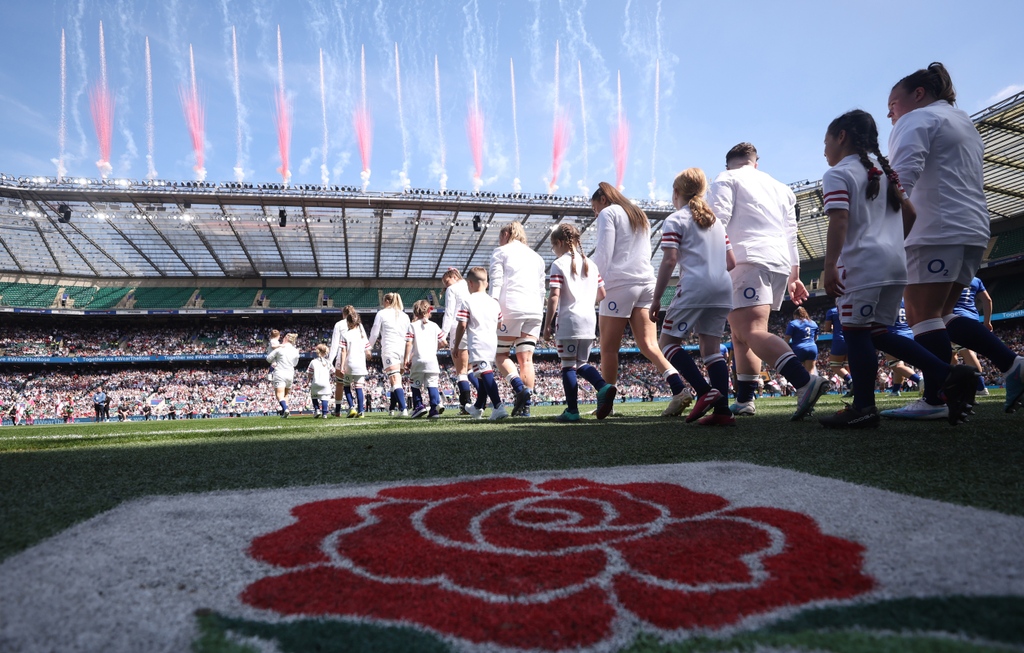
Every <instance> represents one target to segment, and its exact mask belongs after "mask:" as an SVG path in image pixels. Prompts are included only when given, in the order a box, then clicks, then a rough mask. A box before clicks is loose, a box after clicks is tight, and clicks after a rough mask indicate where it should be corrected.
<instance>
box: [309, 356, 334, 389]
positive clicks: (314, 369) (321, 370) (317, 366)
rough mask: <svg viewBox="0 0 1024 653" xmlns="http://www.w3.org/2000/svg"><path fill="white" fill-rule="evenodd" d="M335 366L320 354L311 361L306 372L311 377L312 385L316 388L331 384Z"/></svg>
mask: <svg viewBox="0 0 1024 653" xmlns="http://www.w3.org/2000/svg"><path fill="white" fill-rule="evenodd" d="M331 372H333V366H332V365H331V362H330V361H329V360H327V359H326V358H323V357H321V356H318V357H317V358H314V359H313V360H311V361H310V362H309V367H307V368H306V373H307V374H308V375H309V376H310V377H311V383H310V385H311V386H312V387H314V388H327V387H329V386H330V385H331Z"/></svg>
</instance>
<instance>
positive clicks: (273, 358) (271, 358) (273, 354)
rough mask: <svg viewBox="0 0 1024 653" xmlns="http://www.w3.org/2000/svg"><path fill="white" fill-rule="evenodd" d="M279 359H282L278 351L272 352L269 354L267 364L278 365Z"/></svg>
mask: <svg viewBox="0 0 1024 653" xmlns="http://www.w3.org/2000/svg"><path fill="white" fill-rule="evenodd" d="M278 358H280V356H278V355H277V350H276V349H274V350H272V351H271V352H270V353H269V354H267V362H268V363H270V364H271V365H273V364H275V363H277V359H278Z"/></svg>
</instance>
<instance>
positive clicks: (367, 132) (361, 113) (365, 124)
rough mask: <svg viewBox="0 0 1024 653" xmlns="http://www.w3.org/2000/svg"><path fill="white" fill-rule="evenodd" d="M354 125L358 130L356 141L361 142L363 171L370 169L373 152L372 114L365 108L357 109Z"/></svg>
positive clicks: (360, 154) (360, 156)
mask: <svg viewBox="0 0 1024 653" xmlns="http://www.w3.org/2000/svg"><path fill="white" fill-rule="evenodd" d="M352 122H353V125H354V126H355V129H356V139H357V140H358V141H359V158H360V161H361V162H362V164H363V170H364V171H366V170H369V169H370V153H371V152H372V151H373V126H372V124H371V122H370V112H369V111H367V110H366V107H365V106H361V107H359V108H357V109H356V113H355V117H354V118H353V121H352Z"/></svg>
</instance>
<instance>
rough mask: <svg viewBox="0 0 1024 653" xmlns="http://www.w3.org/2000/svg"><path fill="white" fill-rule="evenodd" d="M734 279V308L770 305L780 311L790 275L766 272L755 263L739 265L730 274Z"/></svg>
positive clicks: (774, 309)
mask: <svg viewBox="0 0 1024 653" xmlns="http://www.w3.org/2000/svg"><path fill="white" fill-rule="evenodd" d="M729 276H730V277H732V307H733V309H737V308H746V307H748V306H764V305H766V304H767V305H768V306H770V307H771V309H772V310H773V311H777V310H779V308H780V307H781V306H782V300H783V299H784V298H785V297H786V286H787V285H788V284H787V283H786V282H787V281H789V275H788V274H783V273H781V272H772V271H770V270H766V269H764V268H763V267H761V266H760V265H754V264H753V263H737V264H736V267H734V268H733V269H732V271H730V272H729Z"/></svg>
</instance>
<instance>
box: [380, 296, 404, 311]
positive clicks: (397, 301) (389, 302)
mask: <svg viewBox="0 0 1024 653" xmlns="http://www.w3.org/2000/svg"><path fill="white" fill-rule="evenodd" d="M384 308H393V309H395V312H396V313H402V312H404V311H405V305H404V304H403V303H402V295H401V294H399V293H396V292H389V293H388V294H386V295H384Z"/></svg>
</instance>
